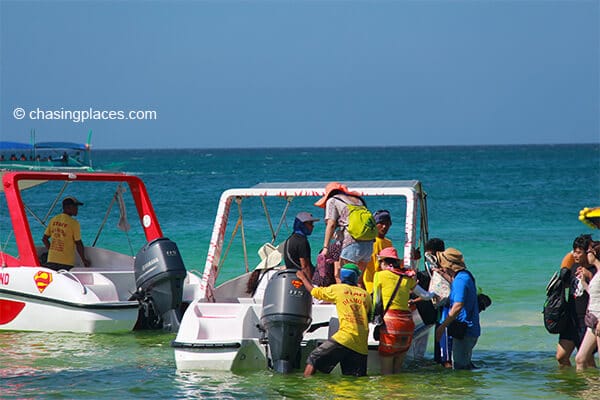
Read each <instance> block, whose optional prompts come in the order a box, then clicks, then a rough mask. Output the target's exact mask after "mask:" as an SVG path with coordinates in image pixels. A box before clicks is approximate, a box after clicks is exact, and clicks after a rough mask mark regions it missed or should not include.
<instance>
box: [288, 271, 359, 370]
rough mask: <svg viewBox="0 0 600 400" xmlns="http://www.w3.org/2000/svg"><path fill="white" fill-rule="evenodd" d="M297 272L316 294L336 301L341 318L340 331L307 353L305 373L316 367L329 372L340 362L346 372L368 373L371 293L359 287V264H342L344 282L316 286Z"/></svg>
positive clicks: (324, 298)
mask: <svg viewBox="0 0 600 400" xmlns="http://www.w3.org/2000/svg"><path fill="white" fill-rule="evenodd" d="M296 275H297V276H298V278H299V279H300V280H302V283H303V284H304V287H305V288H306V290H308V291H309V292H310V294H311V295H312V296H313V297H315V298H317V299H319V300H324V301H327V302H331V303H335V308H336V311H337V315H338V318H339V321H340V327H339V329H338V331H337V332H336V333H335V334H334V335H333V336H332V337H331V338H330V339H328V340H327V341H325V342H324V343H323V344H321V345H320V346H319V347H317V348H316V349H315V350H313V351H312V353H310V355H309V356H308V359H307V360H306V368H305V369H304V376H305V377H308V376H310V375H312V374H314V373H315V372H316V371H317V370H319V371H321V372H323V373H326V374H328V373H330V372H331V370H333V368H335V366H336V365H337V364H338V363H339V364H340V365H341V367H342V374H343V375H353V376H364V375H366V374H367V354H368V345H367V341H368V336H369V312H370V311H371V296H370V295H369V294H368V293H367V292H366V290H364V289H362V288H360V287H358V278H359V276H360V269H359V268H358V266H357V265H356V264H345V265H343V266H342V268H341V269H340V277H341V281H342V283H336V284H333V285H330V286H327V287H313V285H312V284H311V282H310V281H309V280H308V278H307V277H306V275H305V274H304V273H303V272H302V271H298V272H297V273H296Z"/></svg>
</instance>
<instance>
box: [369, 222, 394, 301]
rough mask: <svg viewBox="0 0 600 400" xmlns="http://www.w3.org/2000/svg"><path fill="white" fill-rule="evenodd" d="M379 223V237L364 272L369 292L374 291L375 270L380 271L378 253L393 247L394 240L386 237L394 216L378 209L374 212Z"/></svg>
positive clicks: (374, 243)
mask: <svg viewBox="0 0 600 400" xmlns="http://www.w3.org/2000/svg"><path fill="white" fill-rule="evenodd" d="M373 218H374V219H375V223H376V224H377V237H376V238H375V241H374V242H373V254H372V256H371V260H370V261H369V263H368V264H367V267H366V268H365V271H364V272H363V276H362V279H363V284H364V287H365V289H366V290H367V292H369V293H373V277H374V276H375V272H377V271H379V270H380V269H379V260H378V254H379V253H380V252H381V250H383V249H385V248H388V247H392V246H393V245H392V241H391V240H390V239H388V238H386V237H385V235H387V233H388V231H389V230H390V227H391V226H392V216H391V214H390V212H389V211H388V210H378V211H375V213H374V214H373Z"/></svg>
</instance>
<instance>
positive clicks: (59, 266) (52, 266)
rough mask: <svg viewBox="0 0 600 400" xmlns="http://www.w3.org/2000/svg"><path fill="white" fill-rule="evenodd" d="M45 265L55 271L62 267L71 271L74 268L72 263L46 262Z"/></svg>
mask: <svg viewBox="0 0 600 400" xmlns="http://www.w3.org/2000/svg"><path fill="white" fill-rule="evenodd" d="M44 267H46V268H50V269H53V270H55V271H60V270H62V269H64V270H67V271H69V270H70V269H71V268H73V266H72V265H66V264H59V263H53V262H49V263H46V265H44Z"/></svg>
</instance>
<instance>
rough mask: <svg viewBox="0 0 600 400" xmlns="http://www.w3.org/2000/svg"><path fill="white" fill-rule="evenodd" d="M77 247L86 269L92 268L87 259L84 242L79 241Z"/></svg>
mask: <svg viewBox="0 0 600 400" xmlns="http://www.w3.org/2000/svg"><path fill="white" fill-rule="evenodd" d="M75 247H76V248H77V252H78V253H79V257H81V261H82V262H83V265H84V266H85V267H89V266H90V262H89V260H88V259H87V258H85V249H84V247H83V242H82V241H81V240H78V241H76V242H75Z"/></svg>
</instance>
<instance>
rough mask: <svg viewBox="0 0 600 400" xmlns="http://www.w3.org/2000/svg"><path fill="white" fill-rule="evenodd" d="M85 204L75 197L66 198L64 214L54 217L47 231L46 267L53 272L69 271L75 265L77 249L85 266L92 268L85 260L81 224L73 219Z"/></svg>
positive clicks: (43, 238) (44, 239)
mask: <svg viewBox="0 0 600 400" xmlns="http://www.w3.org/2000/svg"><path fill="white" fill-rule="evenodd" d="M82 205H83V203H82V202H80V201H79V200H77V199H76V198H75V197H66V198H65V199H64V200H63V202H62V206H63V212H62V213H61V214H58V215H56V216H55V217H53V218H52V219H51V220H50V222H49V223H48V226H47V227H46V230H45V232H44V236H43V237H42V241H43V242H44V246H46V248H47V249H48V261H47V263H46V266H47V267H48V268H50V269H53V270H56V271H58V270H61V269H66V270H67V271H68V270H70V269H71V268H73V266H74V265H75V249H77V253H79V256H80V257H81V261H82V262H83V265H84V266H86V267H89V266H90V262H89V261H88V259H87V258H85V250H84V247H83V242H82V241H81V228H80V226H79V222H78V221H77V220H76V219H74V218H73V217H74V216H76V215H77V212H78V210H79V206H82Z"/></svg>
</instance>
